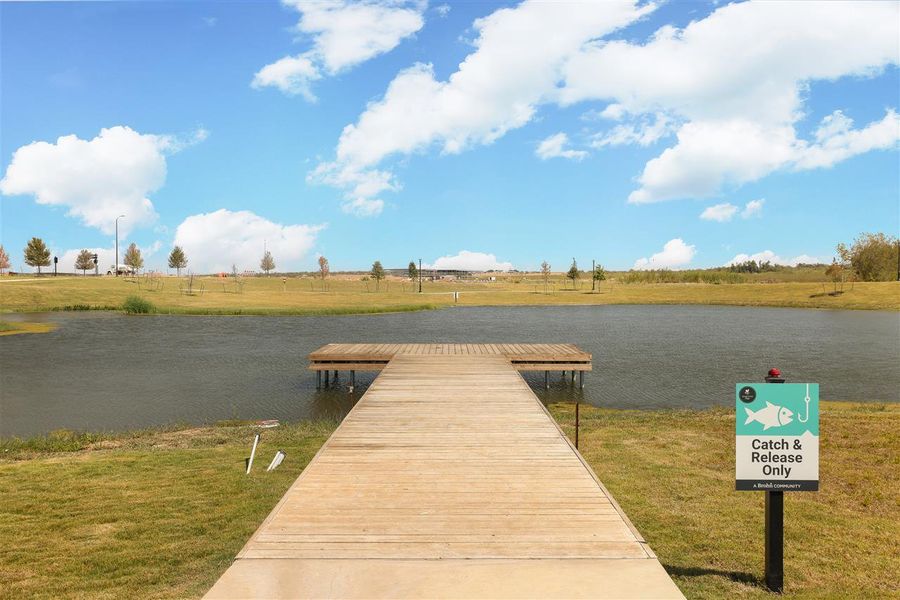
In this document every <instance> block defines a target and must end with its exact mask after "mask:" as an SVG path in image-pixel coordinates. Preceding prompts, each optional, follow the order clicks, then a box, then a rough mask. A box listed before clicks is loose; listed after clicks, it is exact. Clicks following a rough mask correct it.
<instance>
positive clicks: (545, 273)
mask: <svg viewBox="0 0 900 600" xmlns="http://www.w3.org/2000/svg"><path fill="white" fill-rule="evenodd" d="M550 274H551V271H550V263H548V262H547V261H546V260H545V261H544V262H542V263H541V278H542V279H543V280H544V293H545V294H547V293H549V288H550Z"/></svg>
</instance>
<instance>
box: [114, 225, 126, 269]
mask: <svg viewBox="0 0 900 600" xmlns="http://www.w3.org/2000/svg"><path fill="white" fill-rule="evenodd" d="M124 216H125V215H119V216H118V217H116V264H115V266H114V267H113V273H115V274H116V277H118V276H119V219H121V218H123V217H124Z"/></svg>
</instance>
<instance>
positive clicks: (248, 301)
mask: <svg viewBox="0 0 900 600" xmlns="http://www.w3.org/2000/svg"><path fill="white" fill-rule="evenodd" d="M766 275H769V274H766ZM789 275H790V276H781V279H779V278H777V277H770V278H761V277H759V278H753V279H752V280H749V281H748V280H742V282H740V283H625V282H623V281H622V280H619V279H616V278H612V277H611V278H610V279H608V280H605V281H601V282H591V281H589V280H587V281H585V280H579V281H576V282H574V283H573V282H571V281H569V280H567V279H565V278H563V277H562V276H555V277H554V278H552V279H551V280H550V281H549V282H547V283H546V284H545V283H544V281H543V280H542V279H541V278H540V276H539V275H536V274H520V275H512V274H500V275H497V276H493V275H490V276H489V275H481V276H480V277H478V278H475V279H473V280H438V281H424V282H423V283H422V292H421V293H420V292H418V282H417V281H411V280H409V279H407V278H400V277H391V278H388V279H386V280H384V281H381V282H379V284H378V286H377V289H376V285H375V283H374V282H372V281H365V280H363V279H361V276H359V275H356V276H351V275H340V276H335V277H333V278H329V279H328V280H326V281H325V282H323V281H322V280H321V279H318V278H316V277H313V276H310V275H305V276H304V275H298V276H289V277H288V276H285V277H282V276H280V275H276V276H272V277H264V276H259V277H245V278H242V279H240V280H235V279H233V278H229V277H194V278H193V281H192V282H189V281H188V280H187V278H185V277H181V278H178V277H174V276H173V277H159V278H156V279H155V280H151V279H149V278H146V277H143V276H142V277H134V278H130V277H129V278H126V277H120V278H115V277H107V276H99V277H91V276H87V277H84V276H71V275H69V276H60V277H52V276H44V277H41V278H35V277H4V278H0V313H2V312H7V313H11V312H23V313H29V312H51V311H81V310H113V311H125V312H133V313H153V314H185V315H279V316H289V315H298V316H314V315H352V314H378V313H391V312H409V311H418V310H432V309H438V308H445V307H452V306H558V305H566V306H594V305H629V304H659V305H675V304H678V305H719V306H771V307H790V308H817V309H850V310H890V311H900V282H857V283H846V284H844V285H843V286H841V285H840V284H838V285H835V284H833V283H831V282H825V281H819V280H816V279H821V274H818V273H808V272H798V273H790V274H789ZM489 277H495V280H493V281H491V280H490V279H489ZM785 279H787V280H785ZM592 288H593V289H592Z"/></svg>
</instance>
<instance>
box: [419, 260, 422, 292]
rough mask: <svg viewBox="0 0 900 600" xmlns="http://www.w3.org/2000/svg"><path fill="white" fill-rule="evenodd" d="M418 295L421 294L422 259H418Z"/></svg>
mask: <svg viewBox="0 0 900 600" xmlns="http://www.w3.org/2000/svg"><path fill="white" fill-rule="evenodd" d="M419 293H420V294H421V293H422V259H421V258H420V259H419Z"/></svg>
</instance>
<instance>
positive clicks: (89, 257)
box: [75, 250, 94, 275]
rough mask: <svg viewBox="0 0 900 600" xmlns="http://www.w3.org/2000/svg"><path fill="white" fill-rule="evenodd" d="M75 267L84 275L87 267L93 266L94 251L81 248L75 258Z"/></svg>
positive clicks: (91, 267)
mask: <svg viewBox="0 0 900 600" xmlns="http://www.w3.org/2000/svg"><path fill="white" fill-rule="evenodd" d="M75 268H76V269H80V270H81V274H82V275H85V274H86V273H87V270H88V269H93V268H94V253H93V252H91V251H90V250H82V251H81V252H79V253H78V257H77V258H76V259H75Z"/></svg>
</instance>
